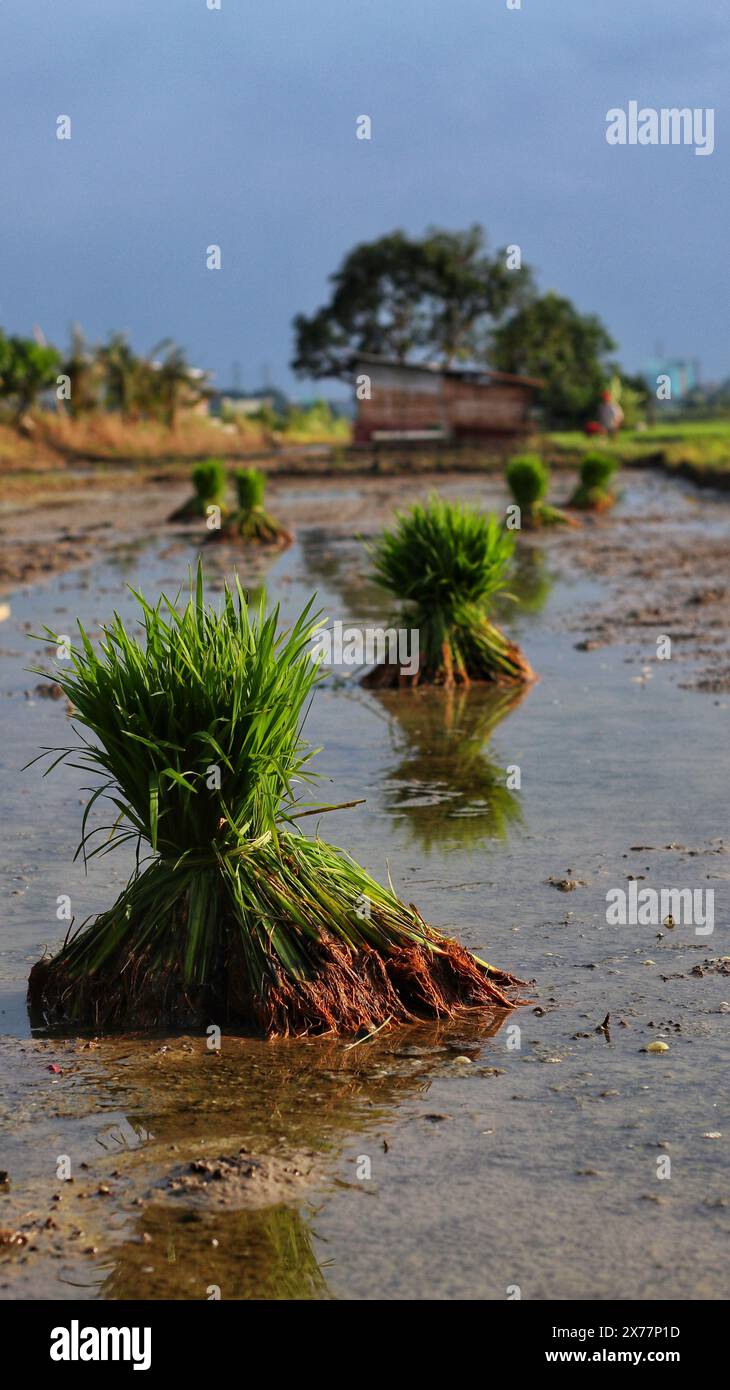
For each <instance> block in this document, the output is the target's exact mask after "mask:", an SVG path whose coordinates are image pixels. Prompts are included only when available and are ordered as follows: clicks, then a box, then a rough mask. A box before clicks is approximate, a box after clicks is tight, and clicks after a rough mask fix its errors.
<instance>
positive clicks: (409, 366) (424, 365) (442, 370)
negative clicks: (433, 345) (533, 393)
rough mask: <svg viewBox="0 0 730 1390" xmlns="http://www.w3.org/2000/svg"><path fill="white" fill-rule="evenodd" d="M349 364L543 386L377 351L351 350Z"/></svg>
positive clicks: (530, 379)
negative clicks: (410, 360) (363, 364)
mask: <svg viewBox="0 0 730 1390" xmlns="http://www.w3.org/2000/svg"><path fill="white" fill-rule="evenodd" d="M349 362H350V365H353V366H354V364H355V363H356V362H364V363H366V364H367V365H369V366H374V367H375V366H377V367H394V368H396V369H397V370H398V371H406V372H430V374H431V375H432V376H451V377H458V378H460V379H461V380H463V381H473V382H475V383H478V382H479V381H480V380H481V381H484V384H485V385H489V383H490V382H493V381H505V382H510V383H512V384H513V385H515V386H535V387H538V386H544V384H545V383H544V381H542V380H541V379H540V378H539V377H534V376H517V375H515V374H514V373H513V372H495V371H492V370H491V369H490V368H488V367H446V366H444V365H443V363H441V362H406V361H404V360H403V359H402V358H399V357H381V356H380V354H379V353H377V352H353V354H352V356H351V357H350V359H349Z"/></svg>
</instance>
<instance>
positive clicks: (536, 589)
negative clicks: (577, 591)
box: [494, 545, 553, 616]
mask: <svg viewBox="0 0 730 1390" xmlns="http://www.w3.org/2000/svg"><path fill="white" fill-rule="evenodd" d="M508 587H509V594H508V595H502V594H498V595H497V596H496V599H495V605H494V607H495V612H496V613H499V615H500V616H504V615H506V614H509V613H514V612H515V609H516V610H517V612H518V613H520V612H522V613H540V612H541V611H542V609H543V608H544V607H545V604H546V602H547V599H548V596H549V594H550V590H551V589H552V587H553V577H552V575H551V574H550V572H549V570H548V568H547V564H546V562H545V555H544V553H543V551H542V550H540V549H539V548H538V547H537V546H534V545H530V546H520V548H519V550H518V551H517V554H516V557H515V562H514V565H513V567H512V570H511V571H510V577H509V586H508Z"/></svg>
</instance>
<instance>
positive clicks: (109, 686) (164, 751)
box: [29, 567, 520, 1035]
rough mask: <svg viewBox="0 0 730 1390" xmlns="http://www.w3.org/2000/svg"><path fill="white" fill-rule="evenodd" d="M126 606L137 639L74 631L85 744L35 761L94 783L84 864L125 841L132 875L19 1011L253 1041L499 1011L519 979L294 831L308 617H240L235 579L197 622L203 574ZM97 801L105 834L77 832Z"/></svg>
mask: <svg viewBox="0 0 730 1390" xmlns="http://www.w3.org/2000/svg"><path fill="white" fill-rule="evenodd" d="M135 597H136V599H137V601H138V604H139V608H140V619H141V620H140V627H141V632H140V637H141V638H143V640H138V637H137V636H133V635H130V633H129V632H128V631H127V628H126V627H125V625H124V623H123V621H122V619H121V618H120V617H119V616H118V615H115V616H114V619H113V621H112V622H110V623H109V624H108V625H107V626H106V627H105V628H104V630H103V637H102V641H101V645H100V648H99V649H98V650H97V649H95V648H94V647H93V646H92V644H91V642H90V640H89V637H88V635H87V634H86V632H85V631H84V630H83V628H82V627H81V626H80V625H79V632H80V641H79V644H78V645H75V646H74V647H73V649H72V657H71V669H70V670H67V671H66V672H65V673H59V675H58V681H59V684H60V685H61V686H62V688H63V690H64V692H65V693H66V695H67V696H68V698H69V700H70V701H71V702H72V704H73V707H74V710H75V715H74V717H75V719H76V721H77V723H78V724H79V725H81V726H82V728H81V732H80V738H79V743H78V745H77V746H76V747H74V748H70V749H68V748H66V749H49V750H45V752H46V754H47V755H51V754H54V755H55V757H54V758H53V761H52V762H51V763H50V765H49V767H48V768H47V771H48V772H50V771H51V770H52V767H54V766H55V765H56V764H57V763H59V762H62V761H64V760H66V761H69V762H70V763H71V765H72V766H75V767H79V768H81V769H84V770H90V771H92V772H94V773H97V774H98V773H101V774H102V780H101V781H100V783H99V785H98V786H97V787H96V788H95V789H94V790H93V791H92V792H91V795H90V798H89V801H88V803H87V805H86V809H85V811H84V816H83V821H82V830H81V844H80V846H79V850H78V851H77V853H81V854H83V855H84V858H91V857H93V855H97V854H105V853H108V852H109V851H110V850H111V849H113V848H114V847H115V846H116V845H119V844H122V843H125V842H133V843H134V844H135V846H136V850H137V864H136V868H135V870H134V872H133V874H132V876H131V878H130V880H129V882H128V884H127V885H126V887H125V888H124V890H123V892H122V893H121V894H120V896H119V898H118V899H117V901H116V902H115V903H114V905H113V906H112V907H111V908H110V909H109V910H108V911H106V912H103V913H101V915H100V916H98V917H97V918H95V919H94V920H93V921H91V922H87V923H85V924H82V925H81V926H80V927H79V928H77V929H75V930H74V931H73V934H70V935H69V936H68V937H67V939H66V942H65V943H64V945H63V947H62V948H61V950H60V951H59V952H58V953H57V954H56V955H55V956H52V957H44V958H43V959H42V960H41V961H39V962H38V963H37V964H36V965H35V966H34V967H33V970H32V971H31V976H30V981H29V1002H30V1004H31V1007H34V1008H37V1009H39V1010H41V1011H42V1013H43V1014H44V1016H45V1017H46V1019H47V1020H49V1021H66V1022H74V1023H78V1024H87V1025H91V1026H93V1027H95V1028H98V1027H112V1026H116V1027H119V1026H122V1027H126V1028H140V1027H156V1026H160V1025H168V1026H184V1027H190V1026H204V1025H206V1024H208V1023H210V1022H214V1023H227V1024H229V1025H230V1024H234V1025H237V1026H242V1027H246V1028H252V1029H254V1030H255V1031H258V1032H260V1033H263V1034H265V1035H270V1034H287V1033H292V1034H302V1033H307V1032H310V1031H311V1032H326V1031H331V1032H336V1033H354V1032H356V1031H357V1030H358V1029H360V1028H362V1027H365V1028H367V1029H370V1030H371V1029H372V1028H374V1027H379V1026H381V1025H383V1024H385V1023H386V1022H389V1021H390V1022H398V1023H403V1022H410V1021H413V1020H415V1019H421V1018H429V1017H436V1018H445V1017H450V1016H451V1015H452V1014H453V1013H454V1012H455V1011H456V1010H457V1009H459V1008H460V1007H462V1006H464V1005H467V1006H473V1007H477V1008H492V1009H493V1008H494V1007H510V1006H511V1001H510V997H509V996H508V994H506V993H505V990H506V989H507V990H509V989H511V988H512V987H514V986H515V985H517V984H518V983H520V982H519V981H516V980H515V979H513V977H511V976H509V975H507V974H505V973H504V972H501V971H499V970H495V969H493V968H492V967H490V966H489V965H487V964H486V962H483V961H480V960H478V959H477V958H476V957H474V956H472V955H471V954H470V953H469V952H468V951H466V950H465V949H464V948H463V947H462V946H460V945H459V944H458V943H457V942H456V941H454V940H451V939H448V938H446V937H444V936H442V935H440V934H439V933H438V932H436V931H435V930H434V929H433V928H431V927H430V926H428V925H427V924H426V922H425V921H424V920H423V918H422V917H421V915H420V913H419V912H418V910H417V909H416V908H415V907H414V906H413V905H406V904H405V903H403V902H401V901H400V899H399V898H398V897H397V895H396V894H395V892H394V891H393V888H392V886H391V887H389V888H384V887H383V886H382V885H381V884H379V883H378V882H376V881H375V880H374V879H373V878H371V876H370V875H369V874H368V873H366V871H365V870H364V869H362V868H361V867H360V866H359V865H358V864H357V863H356V862H355V861H354V860H353V859H351V858H350V857H349V856H348V855H347V854H346V853H344V852H343V851H342V850H339V849H336V848H334V847H333V846H332V845H330V844H328V843H327V842H326V841H324V840H322V839H320V838H319V837H314V838H309V837H307V836H305V835H303V834H301V833H300V831H299V828H298V821H299V819H300V818H301V817H302V816H303V815H307V814H312V813H313V809H319V810H327V809H331V808H327V807H324V808H322V807H320V808H312V806H311V803H302V802H301V801H300V800H297V795H296V792H297V788H298V787H300V786H301V784H302V782H303V781H308V780H310V779H311V777H312V775H313V774H312V773H311V772H310V770H309V761H310V758H311V757H312V754H313V750H312V749H311V748H310V746H309V745H308V744H307V743H306V742H305V740H304V738H303V735H302V724H303V719H304V711H305V706H307V705H308V702H309V700H310V697H311V695H312V694H313V690H314V686H315V684H316V682H317V680H318V677H319V675H320V671H319V669H318V667H317V666H316V665H315V664H314V663H313V662H312V659H311V644H312V639H313V637H314V634H315V632H316V631H317V630H318V627H319V623H318V621H317V618H316V616H314V615H313V614H312V612H311V603H310V604H309V605H307V607H306V608H305V610H304V612H303V613H302V614H301V616H300V617H299V619H298V620H297V621H296V623H295V624H294V625H293V627H292V628H291V629H290V630H289V631H287V632H279V631H278V610H275V611H274V612H273V613H271V614H270V615H268V616H267V615H266V613H265V611H264V608H263V605H261V606H260V607H259V609H258V610H257V611H255V612H252V611H251V610H250V609H249V606H248V604H247V602H246V599H245V597H244V594H243V592H242V590H241V588H240V585H239V584H238V582H236V586H235V589H234V590H233V591H231V590H229V589H226V591H225V595H224V599H223V603H222V607H221V609H220V611H216V610H215V609H214V608H213V607H211V606H209V605H208V604H207V602H206V600H205V596H204V592H203V580H202V572H201V570H200V567H199V568H198V572H197V578H196V580H195V582H194V584H193V585H191V591H190V597H189V600H188V601H187V603H186V604H185V606H184V608H182V609H180V610H179V609H178V608H177V607H176V605H175V604H174V603H172V602H170V601H168V600H167V599H166V598H165V596H164V595H163V596H162V597H161V598H160V599H159V600H158V602H157V603H156V604H155V605H154V606H152V605H150V604H149V603H147V601H146V600H145V599H144V598H143V596H142V595H141V594H135ZM52 635H53V634H51V633H50V632H47V637H50V636H52ZM39 756H41V757H42V756H43V754H41V755H39ZM99 799H101V802H102V803H103V802H104V801H106V803H107V804H111V806H112V807H113V808H114V810H113V816H114V818H113V823H112V824H111V826H104V827H101V828H98V829H94V830H89V829H88V828H87V827H88V824H89V814H90V812H91V811H92V808H93V807H94V806H95V804H96V803H97V801H99ZM303 806H304V809H302V808H303ZM98 835H101V836H102V837H103V838H101V839H99V840H96V838H95V837H96V836H98ZM145 847H146V856H145ZM512 1002H514V1001H512Z"/></svg>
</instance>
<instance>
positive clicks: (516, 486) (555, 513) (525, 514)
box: [506, 454, 575, 530]
mask: <svg viewBox="0 0 730 1390" xmlns="http://www.w3.org/2000/svg"><path fill="white" fill-rule="evenodd" d="M506 477H507V485H508V487H509V489H510V491H511V493H512V496H513V497H514V499H515V502H516V503H517V505H518V507H519V508H520V521H521V525H522V527H523V528H524V529H525V530H532V529H534V528H535V527H537V526H574V525H575V522H574V521H573V519H572V518H571V517H569V516H566V514H565V512H561V511H560V510H559V508H558V507H551V506H550V505H549V504H548V503H547V502H545V501H544V498H545V497H546V496H547V491H548V487H549V485H550V470H549V469H548V467H547V465H546V464H545V463H544V462H543V460H542V459H541V458H540V456H539V455H538V454H521V455H519V456H518V457H517V458H513V459H510V461H509V463H508V464H507V473H506Z"/></svg>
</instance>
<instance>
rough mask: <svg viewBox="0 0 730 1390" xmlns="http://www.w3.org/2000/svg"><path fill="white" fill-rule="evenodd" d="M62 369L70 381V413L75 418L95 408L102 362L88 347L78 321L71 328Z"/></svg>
mask: <svg viewBox="0 0 730 1390" xmlns="http://www.w3.org/2000/svg"><path fill="white" fill-rule="evenodd" d="M61 371H62V372H63V374H64V376H67V377H68V378H69V381H70V385H71V394H70V397H69V413H70V414H71V415H72V416H73V417H74V419H75V418H76V417H77V416H79V415H83V414H84V412H88V411H90V410H94V409H95V408H96V406H97V404H98V394H97V388H98V384H99V376H100V364H99V360H98V354H96V353H95V352H93V351H92V350H90V349H89V348H88V347H87V345H86V339H85V338H84V334H83V330H82V329H81V326H80V324H78V323H75V324H74V325H73V328H72V329H71V342H70V345H69V350H68V357H67V358H66V360H65V362H64V363H63V365H62V367H61Z"/></svg>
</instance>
